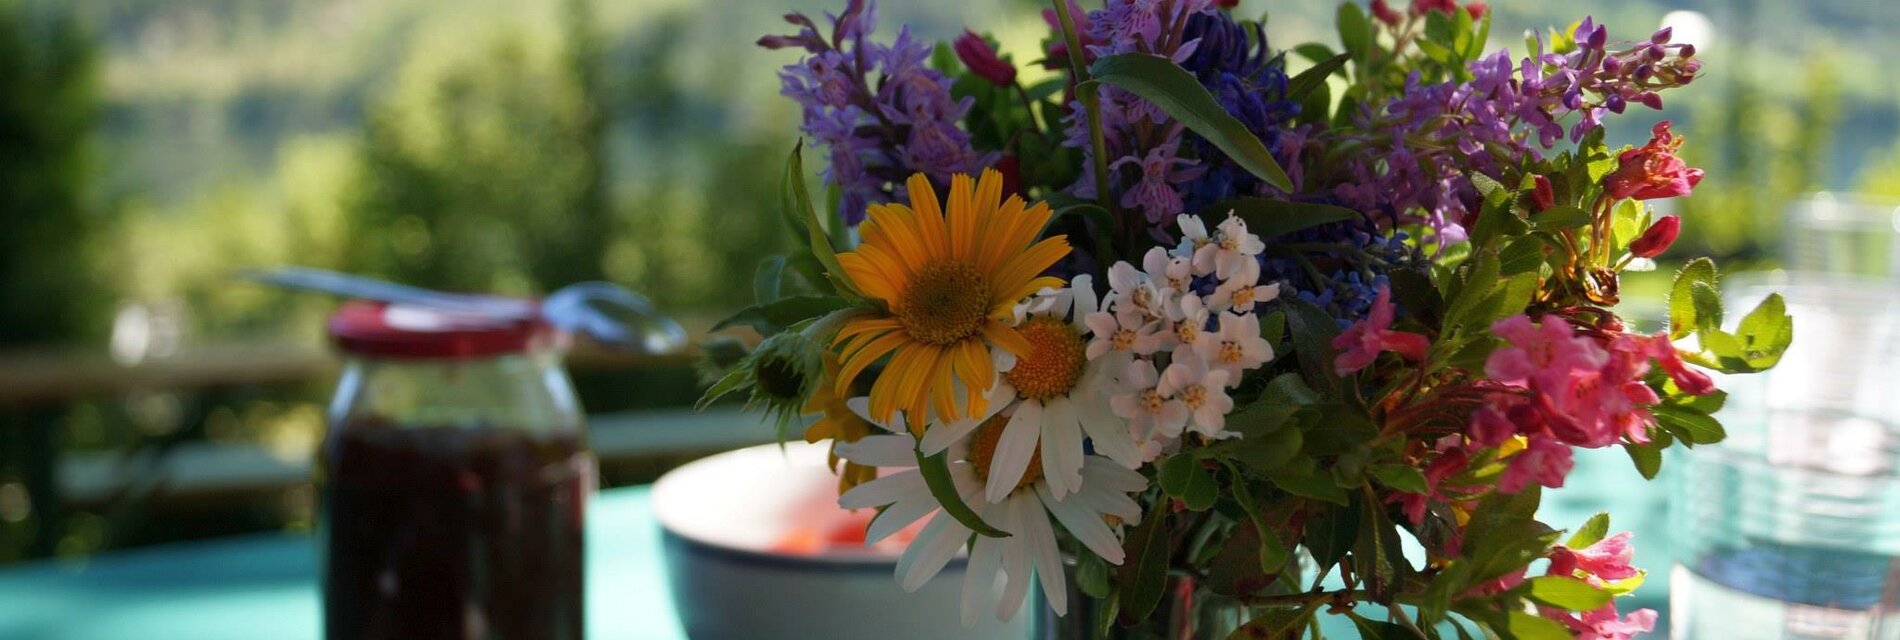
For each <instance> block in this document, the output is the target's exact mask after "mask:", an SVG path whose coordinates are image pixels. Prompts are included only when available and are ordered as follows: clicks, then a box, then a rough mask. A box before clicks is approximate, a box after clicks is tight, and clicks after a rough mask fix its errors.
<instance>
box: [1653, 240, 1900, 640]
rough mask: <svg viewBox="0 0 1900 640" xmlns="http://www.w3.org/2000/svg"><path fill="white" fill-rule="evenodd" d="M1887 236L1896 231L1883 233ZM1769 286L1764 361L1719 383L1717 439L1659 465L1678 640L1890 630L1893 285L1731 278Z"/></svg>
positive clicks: (1898, 627) (1896, 588)
mask: <svg viewBox="0 0 1900 640" xmlns="http://www.w3.org/2000/svg"><path fill="white" fill-rule="evenodd" d="M1895 237H1900V236H1895ZM1724 289H1726V290H1727V291H1728V292H1729V300H1728V304H1727V307H1728V308H1729V309H1733V310H1735V311H1736V313H1742V312H1745V311H1746V310H1748V309H1752V308H1753V307H1754V305H1755V304H1756V303H1757V302H1759V301H1760V300H1762V299H1763V298H1765V297H1766V296H1767V295H1768V294H1769V293H1771V292H1776V291H1778V292H1780V293H1781V294H1782V295H1783V297H1784V298H1785V299H1786V301H1787V305H1788V312H1789V313H1790V314H1791V315H1793V316H1794V318H1795V337H1794V343H1793V346H1792V347H1791V348H1790V349H1789V351H1788V352H1787V354H1786V355H1785V356H1784V357H1783V359H1782V361H1781V363H1780V365H1779V366H1778V367H1776V368H1775V369H1773V370H1771V371H1769V372H1767V373H1765V374H1756V375H1745V376H1733V377H1729V378H1728V379H1727V380H1724V381H1722V386H1723V388H1724V389H1726V390H1727V391H1728V392H1729V399H1728V403H1727V406H1725V407H1724V408H1723V410H1722V412H1721V415H1720V417H1721V419H1722V422H1723V424H1724V425H1725V426H1726V427H1727V428H1728V433H1729V437H1728V440H1726V441H1725V442H1723V443H1721V444H1719V445H1711V446H1703V447H1698V448H1696V449H1694V450H1692V451H1688V452H1684V453H1682V454H1681V455H1678V456H1676V457H1675V458H1674V460H1672V462H1671V465H1670V466H1673V467H1674V474H1675V475H1674V479H1673V482H1674V483H1675V485H1674V488H1675V490H1674V492H1673V499H1672V500H1671V506H1672V509H1671V513H1672V529H1673V532H1672V533H1673V536H1674V546H1675V555H1676V565H1675V567H1674V569H1673V572H1672V575H1671V580H1670V585H1671V586H1670V601H1671V602H1670V609H1671V613H1672V616H1671V629H1670V636H1671V637H1672V638H1677V639H1698V640H1700V639H1709V640H1716V639H1719V640H1750V639H1756V638H1761V639H1770V638H1895V639H1900V475H1897V474H1896V471H1897V470H1900V469H1897V467H1900V422H1896V420H1897V418H1896V416H1900V377H1896V376H1895V375H1894V373H1893V372H1894V371H1895V370H1896V366H1897V365H1900V290H1896V288H1895V287H1894V286H1893V285H1891V284H1889V282H1888V281H1887V280H1884V279H1865V278H1856V277H1851V276H1846V275H1839V274H1827V275H1821V274H1809V275H1796V276H1789V275H1777V276H1768V277H1754V278H1750V277H1737V278H1732V279H1731V280H1730V281H1729V282H1727V283H1725V284H1724Z"/></svg>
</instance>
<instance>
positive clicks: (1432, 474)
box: [1386, 435, 1471, 524]
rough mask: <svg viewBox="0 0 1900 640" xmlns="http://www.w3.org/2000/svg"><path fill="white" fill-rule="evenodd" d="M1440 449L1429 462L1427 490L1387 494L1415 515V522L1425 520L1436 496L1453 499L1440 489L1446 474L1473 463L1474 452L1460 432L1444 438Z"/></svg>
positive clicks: (1412, 517)
mask: <svg viewBox="0 0 1900 640" xmlns="http://www.w3.org/2000/svg"><path fill="white" fill-rule="evenodd" d="M1437 449H1438V457H1436V458H1432V461H1431V462H1430V463H1427V464H1426V465H1425V470H1424V472H1425V487H1426V488H1425V493H1404V492H1393V493H1392V495H1390V496H1388V497H1387V498H1386V502H1390V503H1393V504H1397V505H1399V506H1400V508H1402V509H1404V510H1405V517H1406V518H1409V519H1411V521H1412V524H1422V523H1424V522H1425V510H1426V509H1427V508H1429V507H1430V506H1431V501H1432V500H1434V499H1436V500H1441V501H1447V500H1449V499H1448V498H1446V497H1445V495H1444V494H1442V493H1440V492H1439V485H1440V484H1442V483H1444V481H1445V479H1446V478H1449V477H1452V476H1455V475H1458V472H1460V471H1463V470H1464V469H1465V466H1466V465H1468V464H1470V463H1471V456H1470V455H1469V454H1467V453H1466V452H1465V449H1464V443H1463V442H1462V441H1461V439H1460V438H1459V437H1458V436H1456V435H1451V436H1446V437H1444V438H1440V439H1439V441H1438V446H1437Z"/></svg>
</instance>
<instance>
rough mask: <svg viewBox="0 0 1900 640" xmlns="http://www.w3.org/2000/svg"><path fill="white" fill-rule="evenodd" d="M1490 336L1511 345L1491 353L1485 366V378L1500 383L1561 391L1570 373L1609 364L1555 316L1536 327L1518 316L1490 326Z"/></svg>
mask: <svg viewBox="0 0 1900 640" xmlns="http://www.w3.org/2000/svg"><path fill="white" fill-rule="evenodd" d="M1491 332H1492V333H1495V334H1497V335H1498V337H1501V338H1504V339H1505V340H1506V341H1508V342H1510V343H1511V346H1508V347H1505V348H1502V349H1498V350H1496V351H1492V352H1491V357H1490V358H1488V359H1486V360H1485V363H1484V373H1485V375H1487V376H1490V377H1491V379H1493V380H1497V381H1499V382H1506V383H1523V382H1526V381H1530V382H1536V383H1543V384H1544V386H1546V387H1550V388H1560V387H1562V386H1563V385H1567V384H1568V383H1569V382H1570V378H1571V372H1572V371H1574V370H1578V369H1592V370H1593V369H1600V368H1602V367H1603V365H1604V363H1605V362H1608V360H1609V354H1608V353H1606V352H1604V350H1603V348H1602V347H1600V346H1597V344H1596V342H1595V341H1592V340H1591V339H1589V338H1587V337H1584V336H1580V335H1577V330H1576V328H1575V327H1573V326H1571V324H1570V322H1569V321H1566V320H1564V319H1563V318H1560V317H1557V316H1550V317H1547V318H1545V319H1544V321H1543V322H1542V323H1541V324H1539V323H1535V322H1532V321H1531V319H1530V316H1527V315H1524V314H1518V315H1514V316H1511V317H1509V318H1505V319H1503V320H1499V321H1497V323H1495V324H1492V325H1491ZM1532 386H1536V385H1532Z"/></svg>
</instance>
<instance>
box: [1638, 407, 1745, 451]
mask: <svg viewBox="0 0 1900 640" xmlns="http://www.w3.org/2000/svg"><path fill="white" fill-rule="evenodd" d="M1649 412H1650V413H1652V414H1655V416H1656V424H1657V425H1658V426H1661V427H1662V428H1663V429H1664V430H1666V431H1668V432H1669V435H1672V436H1675V437H1676V439H1678V440H1681V441H1683V442H1686V443H1689V444H1691V445H1697V444H1715V443H1717V442H1721V441H1722V439H1723V438H1726V437H1728V433H1727V432H1725V431H1723V430H1722V423H1721V422H1718V421H1717V420H1716V419H1715V418H1714V417H1711V416H1710V415H1709V414H1706V413H1702V412H1700V411H1696V410H1695V409H1692V408H1689V407H1685V406H1682V405H1675V404H1656V405H1651V406H1650V407H1649Z"/></svg>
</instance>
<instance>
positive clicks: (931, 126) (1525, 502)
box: [706, 0, 1790, 638]
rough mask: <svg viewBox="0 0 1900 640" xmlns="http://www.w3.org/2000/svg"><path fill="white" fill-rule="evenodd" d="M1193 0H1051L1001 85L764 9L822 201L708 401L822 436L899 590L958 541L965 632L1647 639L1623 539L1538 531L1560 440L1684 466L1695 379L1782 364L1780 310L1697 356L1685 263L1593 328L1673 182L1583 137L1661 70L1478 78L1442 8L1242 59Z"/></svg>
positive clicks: (1690, 59)
mask: <svg viewBox="0 0 1900 640" xmlns="http://www.w3.org/2000/svg"><path fill="white" fill-rule="evenodd" d="M1231 4H1232V3H1231V2H1216V1H1215V0H1108V2H1107V6H1106V7H1105V8H1102V9H1098V10H1091V11H1084V10H1083V8H1082V7H1080V6H1077V5H1076V4H1074V3H1073V2H1068V1H1066V0H1057V1H1056V2H1055V3H1054V4H1053V6H1052V7H1051V9H1050V10H1048V11H1046V12H1045V17H1046V19H1047V21H1048V23H1049V26H1050V35H1049V37H1048V38H1047V40H1046V41H1045V42H1044V43H1043V47H1042V50H1041V51H1037V52H1034V54H1033V55H1031V56H1027V57H1033V58H1035V60H1036V61H1035V62H1033V63H1031V64H1035V65H1040V66H1041V67H1043V72H1044V74H1045V75H1049V76H1051V77H1049V78H1048V79H1046V80H1043V81H1040V82H1034V83H1028V84H1026V83H1024V82H1022V81H1021V80H1020V79H1019V71H1023V70H1024V69H1025V68H1019V66H1018V65H1016V64H1015V63H1013V62H1012V61H1011V59H1010V58H1009V57H1006V56H1003V55H1001V54H999V53H998V51H997V50H996V47H995V45H994V44H993V43H992V42H991V41H990V40H988V39H986V38H984V37H981V36H978V35H976V34H974V33H968V32H966V33H965V34H964V35H963V36H961V37H959V38H957V39H956V40H955V42H953V43H950V44H948V45H938V46H935V47H934V48H933V46H932V45H930V44H928V43H925V42H923V41H921V40H919V39H917V38H916V37H915V36H914V35H913V34H912V33H911V32H910V31H909V30H908V29H906V28H900V29H898V30H897V32H896V34H895V37H894V38H892V39H890V40H888V41H880V40H877V39H875V38H874V36H873V31H874V27H875V22H876V21H875V17H874V16H875V7H874V5H873V4H871V2H869V0H850V1H849V3H848V4H847V6H846V7H845V8H844V9H843V11H842V12H841V13H838V14H836V15H827V16H825V19H824V20H822V21H819V20H814V19H811V18H809V17H807V16H805V15H803V14H798V13H793V14H791V15H788V16H786V20H787V21H788V22H790V23H791V24H792V25H793V26H794V27H796V29H797V30H796V32H795V33H792V34H788V35H773V36H767V37H765V38H763V39H761V40H760V44H761V45H762V46H764V47H766V48H769V49H790V50H796V51H798V52H800V54H801V58H800V59H799V60H798V61H797V62H795V63H793V64H790V65H788V66H786V67H785V68H784V70H783V72H782V73H781V74H780V75H781V78H782V79H783V83H784V90H783V93H784V94H785V95H786V96H788V97H790V98H792V99H793V100H796V101H797V102H798V104H799V105H800V106H801V107H802V112H803V125H802V129H801V130H802V132H803V134H804V135H805V136H806V137H808V138H809V139H810V140H811V141H812V142H813V143H814V144H815V145H816V146H818V147H820V148H822V149H823V151H824V154H825V156H824V157H825V160H826V161H825V163H824V167H823V168H822V170H821V171H820V172H819V173H820V176H821V177H822V182H823V185H824V191H823V192H822V193H820V194H819V195H820V196H821V198H820V199H819V203H818V204H814V202H813V198H812V194H810V193H808V191H807V187H806V180H805V173H804V169H803V167H802V154H801V153H800V152H799V151H797V150H794V151H793V153H792V154H791V158H790V161H789V162H788V164H787V166H786V167H785V173H784V175H783V181H784V182H783V184H784V189H783V204H784V206H783V211H782V212H781V213H782V215H783V219H784V223H785V225H786V227H787V228H788V229H789V230H790V232H791V234H792V235H793V236H794V237H795V238H796V243H797V250H796V251H794V252H793V253H791V254H790V255H784V256H772V257H769V258H767V259H766V260H765V261H764V262H763V263H762V264H761V266H760V268H759V271H758V274H757V278H756V280H755V286H756V291H757V296H758V304H757V305H756V306H753V307H750V308H748V309H745V310H743V311H741V312H740V313H738V314H737V315H735V316H733V317H732V318H730V319H728V320H727V321H725V322H724V323H722V324H721V326H722V327H725V326H738V325H746V326H750V327H752V328H755V329H757V330H758V331H759V332H760V333H761V334H763V335H764V336H765V340H764V341H763V342H762V343H761V344H760V345H759V346H758V348H757V349H755V350H753V351H752V352H751V353H749V354H748V355H746V356H745V358H744V359H743V360H741V361H739V362H738V363H737V364H736V365H734V366H732V367H731V368H730V370H729V372H728V373H726V374H725V375H724V376H723V377H722V378H721V379H719V381H718V382H717V383H716V384H715V386H714V387H713V388H712V389H711V390H710V391H709V392H708V394H707V398H706V400H707V401H710V400H711V399H714V398H717V397H719V396H722V395H724V394H728V393H744V394H748V395H749V397H750V401H751V402H752V403H753V404H754V405H755V406H762V407H764V408H765V409H766V410H768V411H770V412H772V413H773V414H774V415H775V416H776V419H777V424H778V426H779V429H780V435H781V438H784V437H790V436H791V435H792V432H793V431H794V429H795V428H796V427H800V426H803V427H804V431H803V436H804V438H805V439H806V440H809V441H814V442H816V441H823V440H830V441H832V442H833V443H834V444H833V446H832V451H833V453H834V457H833V466H834V468H835V469H836V470H837V471H838V474H839V485H840V489H841V490H842V495H841V496H840V498H839V500H840V502H841V504H843V505H844V506H845V507H847V508H852V509H875V510H877V516H876V517H875V518H874V519H873V520H872V521H871V523H870V525H869V527H868V530H867V532H866V537H867V538H868V539H869V540H870V541H872V542H877V541H879V540H883V539H886V538H888V537H890V536H893V535H894V534H897V533H899V532H900V531H909V532H911V533H914V536H915V537H914V539H913V540H912V541H911V542H910V544H909V546H908V547H907V549H906V551H905V552H904V554H903V556H902V559H901V560H900V562H899V563H898V565H897V581H898V583H899V585H900V586H901V587H903V588H905V589H916V588H917V587H918V586H919V585H921V584H923V583H924V582H925V581H927V580H929V579H930V578H931V577H932V576H933V575H935V574H936V573H938V572H939V571H940V570H941V569H942V568H943V567H944V566H945V565H946V564H947V563H949V562H951V561H952V560H953V559H954V558H956V557H958V556H959V555H961V554H966V553H967V562H968V572H967V575H968V578H967V583H966V584H965V585H964V588H963V594H964V595H963V598H964V601H963V610H964V615H965V617H966V619H974V618H975V616H978V615H998V616H1002V617H1009V616H1012V615H1015V614H1016V613H1017V612H1018V611H1019V610H1020V609H1021V608H1022V607H1023V605H1024V602H1025V600H1026V599H1028V597H1029V595H1030V594H1031V593H1032V592H1039V593H1040V596H1039V597H1040V598H1041V600H1042V601H1043V602H1046V606H1047V609H1049V610H1050V611H1052V612H1053V613H1054V614H1056V615H1058V616H1061V615H1065V614H1068V617H1069V619H1068V620H1066V621H1065V622H1064V624H1065V625H1066V627H1065V628H1070V627H1072V628H1073V629H1075V630H1077V631H1076V633H1078V634H1079V635H1087V636H1095V637H1100V636H1104V635H1116V634H1126V635H1128V636H1129V637H1154V636H1164V637H1183V636H1188V635H1192V636H1195V637H1207V636H1210V635H1211V636H1214V637H1222V636H1224V635H1226V634H1230V633H1231V634H1233V635H1232V636H1231V637H1240V638H1269V637H1276V638H1277V637H1284V636H1293V635H1300V634H1303V633H1305V632H1307V631H1308V630H1310V631H1312V632H1314V633H1317V632H1318V630H1319V628H1320V627H1319V623H1318V621H1317V618H1318V617H1319V616H1320V615H1322V614H1335V615H1339V616H1343V617H1344V619H1348V620H1349V621H1350V623H1351V624H1353V625H1356V626H1357V627H1358V629H1359V630H1360V631H1361V632H1362V633H1364V634H1367V635H1371V636H1376V637H1426V638H1437V637H1451V636H1453V635H1456V636H1459V637H1482V636H1484V635H1485V634H1494V635H1498V636H1503V637H1519V638H1554V637H1572V636H1575V637H1579V638H1624V637H1628V636H1629V635H1632V634H1634V633H1637V632H1641V631H1647V630H1649V629H1650V627H1651V626H1652V625H1653V623H1654V620H1655V613H1654V612H1651V611H1646V610H1645V611H1635V612H1631V613H1628V614H1622V613H1619V612H1618V610H1617V608H1616V605H1615V604H1614V603H1613V599H1614V598H1615V597H1616V596H1619V595H1623V594H1626V593H1629V592H1630V591H1631V590H1633V589H1635V588H1637V586H1638V585H1640V584H1641V583H1642V581H1643V573H1642V572H1641V571H1640V570H1638V569H1635V568H1633V567H1631V566H1630V565H1629V560H1630V553H1631V551H1630V549H1631V547H1630V546H1629V537H1628V534H1618V535H1609V520H1608V517H1607V516H1606V515H1598V516H1597V517H1595V518H1592V519H1591V520H1589V521H1588V522H1581V523H1556V524H1558V525H1560V526H1567V527H1570V529H1568V532H1567V533H1566V531H1561V530H1559V529H1556V528H1553V526H1551V525H1547V524H1545V523H1542V522H1539V521H1538V520H1536V519H1535V517H1534V516H1535V512H1536V509H1537V505H1538V499H1539V495H1540V491H1541V490H1542V489H1543V488H1545V487H1560V486H1562V485H1563V483H1564V477H1565V475H1566V474H1567V473H1568V472H1569V470H1570V469H1571V452H1572V450H1573V449H1574V448H1577V447H1586V448H1600V447H1610V446H1618V447H1622V448H1624V449H1625V450H1627V451H1628V453H1629V456H1630V458H1631V460H1632V461H1634V463H1635V466H1636V468H1637V469H1638V470H1640V471H1641V473H1642V475H1644V476H1645V477H1653V476H1654V475H1655V474H1656V473H1657V470H1658V466H1659V465H1660V463H1661V460H1662V458H1661V455H1662V451H1663V450H1664V449H1666V448H1668V447H1670V446H1673V445H1675V444H1677V443H1681V444H1683V445H1685V446H1693V445H1697V444H1706V443H1711V442H1716V441H1718V440H1720V439H1721V438H1722V437H1723V431H1722V427H1721V425H1720V424H1719V423H1718V422H1717V421H1716V420H1715V419H1714V418H1712V417H1711V414H1712V413H1713V412H1715V411H1716V410H1717V409H1718V408H1719V407H1721V405H1722V402H1723V398H1724V396H1723V394H1722V392H1721V391H1719V390H1717V389H1716V388H1715V385H1714V384H1713V383H1712V380H1711V378H1710V376H1709V375H1708V374H1707V373H1705V371H1708V370H1712V371H1719V372H1723V373H1740V372H1752V371H1760V370H1762V369H1765V368H1767V367H1770V366H1773V365H1774V364H1775V362H1776V360H1777V359H1778V358H1779V357H1780V354H1781V352H1782V350H1784V349H1785V348H1786V347H1787V346H1788V342H1789V339H1790V338H1789V336H1790V321H1789V318H1788V317H1787V315H1786V313H1785V312H1784V309H1783V306H1782V304H1781V301H1780V299H1779V298H1778V297H1771V298H1769V299H1768V300H1767V301H1766V302H1764V303H1763V304H1762V305H1761V306H1760V307H1758V308H1757V309H1755V310H1754V311H1752V312H1751V313H1749V314H1747V316H1746V317H1744V318H1743V319H1742V320H1741V321H1740V323H1739V325H1738V326H1737V327H1736V328H1732V329H1729V328H1724V326H1723V323H1722V319H1723V314H1722V310H1721V306H1720V301H1719V298H1720V296H1719V294H1718V292H1717V289H1716V288H1715V287H1716V277H1717V274H1716V271H1715V267H1714V265H1713V264H1712V263H1711V262H1710V261H1708V260H1707V259H1699V260H1695V261H1692V262H1689V263H1688V264H1687V266H1685V267H1683V268H1682V270H1681V272H1680V273H1679V274H1677V276H1676V278H1675V280H1674V284H1673V286H1672V287H1671V292H1670V297H1669V306H1668V314H1669V317H1668V328H1667V330H1665V331H1660V332H1655V333H1643V332H1638V331H1635V330H1632V329H1631V328H1630V327H1629V326H1628V325H1627V324H1626V323H1625V321H1624V320H1623V319H1622V318H1621V317H1619V316H1618V314H1617V312H1616V309H1615V308H1616V305H1617V302H1618V286H1617V283H1618V276H1619V273H1621V272H1622V271H1624V270H1625V269H1629V268H1632V267H1638V266H1642V267H1647V266H1650V265H1651V263H1650V258H1653V257H1655V256H1656V255H1658V254H1660V253H1662V252H1663V251H1664V250H1665V249H1666V248H1668V247H1669V245H1670V243H1671V242H1672V241H1673V240H1674V239H1675V238H1676V235H1677V233H1678V230H1679V221H1678V219H1677V218H1675V217H1660V218H1658V217H1656V216H1655V215H1653V213H1652V211H1651V209H1650V208H1649V207H1648V206H1646V205H1645V203H1644V201H1646V200H1652V199H1657V198H1668V197H1673V196H1682V195H1687V194H1688V193H1689V192H1690V191H1691V189H1693V188H1694V187H1695V186H1696V184H1697V182H1699V181H1700V180H1701V177H1702V173H1701V171H1699V170H1696V169H1692V168H1689V167H1687V166H1686V165H1685V164H1684V163H1683V161H1682V160H1680V159H1678V158H1677V157H1676V155H1675V152H1676V150H1677V149H1678V147H1679V145H1681V144H1682V140H1681V138H1679V137H1677V136H1676V135H1674V134H1672V133H1671V132H1670V130H1669V124H1668V123H1667V122H1663V123H1661V124H1657V125H1656V126H1655V128H1654V130H1653V131H1652V132H1651V133H1652V136H1651V137H1650V139H1649V141H1648V142H1647V143H1646V144H1644V145H1642V146H1640V147H1633V148H1625V149H1621V150H1614V149H1611V148H1609V147H1608V146H1606V144H1605V143H1604V123H1603V121H1602V118H1603V117H1604V116H1605V115H1610V114H1620V113H1623V112H1624V111H1625V110H1627V109H1630V108H1633V107H1638V106H1641V107H1646V108H1652V109H1653V108H1659V107H1660V106H1661V103H1662V98H1661V93H1660V92H1662V91H1664V90H1668V89H1672V88H1675V87H1680V86H1683V85H1686V84H1688V83H1690V81H1692V80H1693V79H1694V78H1695V77H1696V75H1697V73H1698V71H1699V67H1700V66H1701V62H1700V61H1699V60H1697V59H1696V58H1695V51H1694V49H1693V47H1691V46H1690V45H1686V44H1676V43H1672V42H1671V38H1670V32H1669V30H1668V29H1664V30H1662V31H1659V32H1656V33H1654V34H1652V35H1650V36H1648V37H1647V38H1644V39H1642V40H1640V41H1635V42H1620V41H1613V40H1612V39H1611V38H1610V37H1609V32H1608V30H1607V29H1606V28H1605V27H1603V26H1601V25H1597V24H1594V23H1593V22H1592V21H1591V20H1588V19H1585V20H1583V21H1582V22H1581V23H1579V24H1576V25H1574V26H1572V27H1571V28H1568V29H1563V30H1554V31H1551V32H1548V33H1545V34H1541V35H1535V36H1533V37H1531V38H1529V39H1528V40H1527V42H1526V46H1527V47H1528V50H1527V52H1526V55H1525V56H1524V57H1523V58H1521V59H1519V58H1514V57H1512V56H1511V55H1510V54H1509V53H1507V52H1505V51H1498V52H1496V53H1490V54H1487V53H1485V52H1484V47H1485V43H1486V39H1487V34H1488V32H1489V29H1490V24H1491V22H1490V16H1489V15H1488V12H1487V11H1486V9H1485V6H1484V5H1483V4H1482V3H1470V4H1467V5H1463V6H1460V5H1458V4H1457V3H1455V2H1453V1H1452V0H1417V1H1415V2H1412V3H1411V6H1409V7H1406V8H1404V9H1403V10H1401V9H1399V8H1395V7H1392V6H1390V5H1389V4H1388V3H1386V2H1384V1H1374V2H1372V3H1371V4H1370V5H1369V6H1367V7H1362V6H1360V5H1358V4H1353V3H1347V4H1344V5H1342V6H1341V7H1340V9H1339V12H1338V30H1339V46H1338V47H1337V48H1335V47H1333V46H1330V45H1327V44H1318V43H1314V44H1303V45H1300V46H1297V47H1293V48H1291V49H1276V48H1274V47H1272V46H1271V45H1270V44H1269V40H1268V39H1267V37H1266V34H1265V28H1264V25H1263V24H1262V23H1260V22H1255V21H1248V20H1242V19H1238V18H1236V17H1235V16H1234V15H1232V14H1231V13H1230V10H1229V8H1228V6H1227V5H1231ZM1295 68H1299V69H1300V70H1299V71H1298V72H1297V73H1295V72H1294V69H1295ZM1022 75H1027V74H1026V73H1025V74H1022ZM1691 337H1693V338H1694V340H1693V342H1690V341H1689V340H1687V339H1688V338H1691ZM1685 344H1693V346H1692V347H1686V346H1684V345H1685ZM807 424H808V426H807ZM919 527H920V528H919ZM1414 544H1415V545H1416V546H1414V547H1413V549H1414V551H1413V552H1412V553H1411V554H1410V555H1408V554H1406V553H1403V552H1402V548H1404V547H1408V546H1412V545H1414ZM1539 560H1546V562H1543V563H1538V561H1539ZM1534 563H1536V566H1537V567H1538V571H1539V572H1540V573H1539V575H1536V576H1534V577H1531V576H1527V575H1526V574H1527V570H1528V569H1530V568H1531V567H1532V566H1533V564H1534ZM998 583H1000V584H1002V585H1003V586H1002V588H1001V589H1000V592H1001V593H1000V595H1001V598H1000V601H998V600H997V599H996V589H993V587H992V585H994V584H998ZM1164 602H1166V603H1167V604H1166V605H1165V606H1164V604H1163V603H1164ZM1072 612H1085V613H1086V615H1075V614H1073V613H1072Z"/></svg>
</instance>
